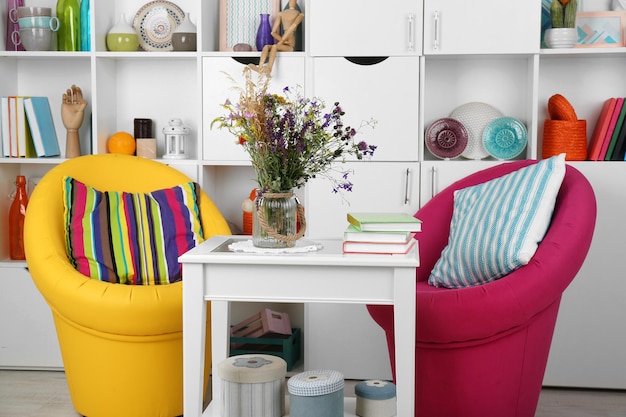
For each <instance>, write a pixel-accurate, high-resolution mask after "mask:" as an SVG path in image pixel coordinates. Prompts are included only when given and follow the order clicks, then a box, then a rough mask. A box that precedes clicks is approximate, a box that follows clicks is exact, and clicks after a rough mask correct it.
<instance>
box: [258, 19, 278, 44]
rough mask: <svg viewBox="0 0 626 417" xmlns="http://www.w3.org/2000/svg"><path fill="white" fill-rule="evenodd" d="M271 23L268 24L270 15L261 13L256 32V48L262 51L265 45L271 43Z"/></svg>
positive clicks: (272, 38) (272, 42)
mask: <svg viewBox="0 0 626 417" xmlns="http://www.w3.org/2000/svg"><path fill="white" fill-rule="evenodd" d="M273 44H274V37H273V36H272V25H270V15H269V14H265V13H261V22H260V23H259V29H258V30H257V32H256V50H257V51H262V50H263V47H264V46H265V45H273Z"/></svg>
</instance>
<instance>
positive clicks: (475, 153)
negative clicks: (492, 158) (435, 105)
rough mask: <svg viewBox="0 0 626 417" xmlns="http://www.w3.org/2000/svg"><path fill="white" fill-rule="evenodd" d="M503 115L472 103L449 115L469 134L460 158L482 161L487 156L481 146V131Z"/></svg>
mask: <svg viewBox="0 0 626 417" xmlns="http://www.w3.org/2000/svg"><path fill="white" fill-rule="evenodd" d="M502 116H503V114H502V113H501V112H500V111H499V110H498V109H496V108H494V107H492V106H490V105H489V104H486V103H480V102H472V103H466V104H463V105H461V106H459V107H457V108H456V109H454V111H453V112H452V113H451V114H450V117H451V118H453V119H456V120H458V121H459V122H461V123H462V124H463V126H465V128H466V129H467V132H468V134H469V137H468V140H467V147H466V148H465V150H464V151H463V153H461V156H462V157H464V158H467V159H483V158H486V157H488V156H489V153H488V152H487V150H486V149H485V145H484V144H483V131H484V130H485V127H487V125H488V124H489V123H491V122H492V121H493V120H494V119H497V118H498V117H502Z"/></svg>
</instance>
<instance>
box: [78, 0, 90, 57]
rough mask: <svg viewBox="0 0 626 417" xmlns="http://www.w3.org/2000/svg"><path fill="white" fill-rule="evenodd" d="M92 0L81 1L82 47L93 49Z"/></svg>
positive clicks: (86, 49)
mask: <svg viewBox="0 0 626 417" xmlns="http://www.w3.org/2000/svg"><path fill="white" fill-rule="evenodd" d="M89 3H90V0H81V2H80V49H81V51H91V10H90V5H89Z"/></svg>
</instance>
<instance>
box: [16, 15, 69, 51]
mask: <svg viewBox="0 0 626 417" xmlns="http://www.w3.org/2000/svg"><path fill="white" fill-rule="evenodd" d="M17 17H18V19H17V22H18V25H19V28H20V29H19V32H18V31H14V32H13V35H12V36H13V42H14V43H15V44H16V45H17V44H21V45H22V46H23V47H24V49H25V50H27V51H49V50H50V48H51V46H52V32H56V31H57V30H59V19H57V18H56V17H53V16H52V9H51V8H49V7H36V6H28V7H18V8H17Z"/></svg>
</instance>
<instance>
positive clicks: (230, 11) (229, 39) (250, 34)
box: [219, 0, 280, 51]
mask: <svg viewBox="0 0 626 417" xmlns="http://www.w3.org/2000/svg"><path fill="white" fill-rule="evenodd" d="M279 12H280V0H220V37H219V38H220V39H219V41H220V45H219V49H220V51H232V50H233V47H234V46H235V45H237V44H248V45H250V46H251V47H252V50H253V51H255V50H256V47H255V43H256V32H257V29H258V27H259V21H260V18H259V15H260V14H261V13H267V14H269V15H270V22H271V23H272V24H273V23H274V20H275V19H276V16H277V15H278V13H279Z"/></svg>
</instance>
